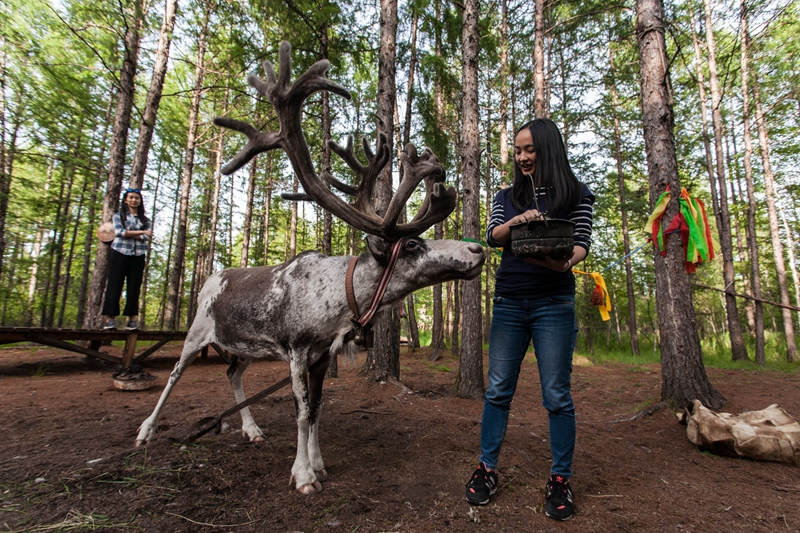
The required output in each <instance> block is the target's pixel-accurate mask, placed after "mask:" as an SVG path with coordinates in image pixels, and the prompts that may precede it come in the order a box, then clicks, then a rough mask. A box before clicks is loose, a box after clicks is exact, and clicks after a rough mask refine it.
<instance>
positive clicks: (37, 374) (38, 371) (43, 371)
mask: <svg viewBox="0 0 800 533" xmlns="http://www.w3.org/2000/svg"><path fill="white" fill-rule="evenodd" d="M49 370H50V365H46V364H39V365H36V368H35V369H33V370H32V371H31V377H34V378H43V377H45V376H46V375H47V372H48V371H49Z"/></svg>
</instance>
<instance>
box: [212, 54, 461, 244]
mask: <svg viewBox="0 0 800 533" xmlns="http://www.w3.org/2000/svg"><path fill="white" fill-rule="evenodd" d="M279 58H280V74H279V75H278V76H277V77H276V75H275V69H274V68H273V65H272V63H270V62H269V61H265V62H264V71H265V73H266V77H267V79H266V80H262V79H261V78H258V77H257V76H254V75H251V76H249V77H248V82H249V83H250V85H252V86H253V87H254V88H255V89H256V90H257V91H258V92H259V94H261V95H263V96H264V97H266V98H267V100H269V101H270V103H272V105H273V106H274V107H275V111H276V113H277V115H278V122H279V124H280V131H278V132H271V131H270V132H262V131H258V130H257V129H256V128H254V127H253V126H251V125H250V124H248V123H246V122H243V121H240V120H235V119H231V118H224V117H218V118H216V119H214V123H215V124H217V125H218V126H222V127H224V128H228V129H232V130H235V131H238V132H240V133H243V134H245V135H246V136H247V138H248V139H249V140H248V142H247V144H246V145H245V147H244V148H243V149H242V150H241V151H240V152H239V153H238V154H237V155H236V156H235V157H234V158H233V159H232V160H231V162H230V163H228V164H227V165H226V166H225V167H224V168H223V169H222V172H223V174H226V175H227V174H231V173H233V172H235V171H237V170H238V169H240V168H242V167H243V166H244V165H245V164H246V163H247V162H248V161H249V160H250V159H252V158H253V157H254V156H256V155H257V154H259V153H261V152H266V151H268V150H275V149H282V150H283V151H284V152H286V154H287V155H288V156H289V161H290V162H291V164H292V168H293V169H294V171H295V173H296V174H297V177H298V179H299V180H300V183H301V184H302V185H303V189H304V190H305V194H292V195H285V196H284V197H286V198H288V199H292V200H309V199H310V200H313V201H315V202H317V203H318V204H320V205H321V206H322V207H324V208H325V209H327V210H328V211H330V212H331V213H333V214H334V215H336V216H337V217H339V218H341V219H342V220H344V221H345V222H347V223H348V224H350V225H351V226H353V227H354V228H357V229H359V230H361V231H364V232H365V233H368V234H371V235H376V236H379V237H382V238H384V239H386V240H388V241H395V240H397V239H399V238H402V237H405V236H409V235H419V234H420V233H422V232H424V231H425V230H426V229H428V228H429V227H431V226H433V225H434V224H436V223H437V222H440V221H442V220H444V219H445V218H447V216H448V215H449V214H450V213H451V212H452V211H453V209H455V206H456V191H455V188H453V187H449V188H448V187H447V186H446V185H445V183H444V179H445V172H444V168H443V167H442V165H441V164H440V163H439V160H438V159H437V158H436V156H435V155H433V153H432V152H431V151H430V150H427V149H426V150H425V151H423V152H422V154H421V155H419V154H418V153H417V149H416V148H415V147H414V145H413V144H408V145H406V147H405V151H404V152H403V154H402V155H401V162H402V165H403V167H404V177H403V181H402V182H401V183H400V186H399V187H398V189H397V191H396V193H395V195H394V197H393V198H392V200H391V202H390V203H389V207H388V209H387V212H386V214H385V215H384V216H383V217H381V216H379V215H378V214H377V213H376V212H375V209H374V207H373V205H372V197H373V191H374V188H375V181H376V180H377V178H378V176H379V175H380V173H381V171H382V170H383V169H384V168H385V167H386V165H387V164H388V163H389V160H390V158H391V154H390V151H389V146H388V143H387V140H386V136H385V134H384V133H383V132H381V133H379V134H378V139H377V146H376V151H375V153H373V152H372V150H371V148H370V146H369V144H368V142H367V141H366V139H364V140H363V141H362V147H363V151H364V154H365V156H366V157H367V160H368V162H369V163H368V164H367V165H363V164H362V163H361V162H360V161H359V159H358V157H357V156H356V154H355V151H354V149H353V139H352V137H349V138H348V141H347V147H345V148H342V147H341V146H339V145H338V144H336V143H335V142H332V141H331V142H329V146H330V148H331V150H332V151H333V152H335V153H336V154H337V155H338V156H339V157H340V158H341V159H342V160H343V161H344V162H345V163H346V164H347V166H348V167H350V169H351V170H352V171H353V173H354V174H355V175H356V176H357V178H359V183H358V185H357V186H352V185H348V184H346V183H343V182H341V181H339V180H337V179H335V178H334V177H333V176H331V175H329V174H327V173H325V172H323V173H322V174H321V175H317V173H316V171H315V169H314V163H313V161H312V159H311V154H310V152H309V149H308V143H307V142H306V139H305V135H304V134H303V129H302V111H303V105H304V103H305V101H306V99H307V98H308V97H309V96H311V95H312V94H314V93H315V92H318V91H330V92H332V93H335V94H338V95H341V96H343V97H345V98H347V99H350V92H349V91H348V90H347V89H345V88H344V87H342V86H341V85H339V84H337V83H335V82H333V81H331V80H329V79H328V77H327V72H328V69H329V68H330V63H329V62H328V61H327V60H323V61H318V62H316V63H314V64H313V65H312V66H311V67H310V68H309V69H308V70H307V71H306V72H305V73H304V74H303V75H301V76H300V77H298V78H297V80H295V82H294V83H293V84H290V78H291V72H292V66H291V46H290V45H289V43H287V42H283V43H282V44H281V49H280V53H279ZM422 181H424V182H425V200H424V201H423V203H422V207H421V208H420V210H419V212H418V213H417V215H416V216H415V217H414V219H413V220H412V221H411V222H409V223H405V224H398V220H399V218H400V215H401V214H402V211H403V206H404V205H405V204H406V202H407V201H408V199H409V198H410V197H411V195H412V194H413V192H414V190H415V189H416V188H417V185H419V183H420V182H422ZM329 186H332V187H334V188H335V189H337V190H339V191H341V192H343V193H345V194H348V195H351V196H354V197H355V201H354V202H353V203H352V204H350V203H347V202H345V201H344V200H342V198H341V197H339V196H338V195H337V194H336V193H334V192H333V191H332V190H331V189H330V188H329Z"/></svg>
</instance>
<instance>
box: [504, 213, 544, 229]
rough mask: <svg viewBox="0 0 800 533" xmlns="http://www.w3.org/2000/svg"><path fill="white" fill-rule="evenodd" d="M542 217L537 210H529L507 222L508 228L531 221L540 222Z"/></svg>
mask: <svg viewBox="0 0 800 533" xmlns="http://www.w3.org/2000/svg"><path fill="white" fill-rule="evenodd" d="M543 218H544V217H543V216H542V214H541V213H540V212H539V211H538V210H537V209H530V210H528V211H525V212H524V213H522V214H521V215H517V216H515V217H514V218H512V219H511V220H509V221H508V224H509V225H510V226H516V225H517V224H522V223H523V222H530V221H531V220H542V219H543Z"/></svg>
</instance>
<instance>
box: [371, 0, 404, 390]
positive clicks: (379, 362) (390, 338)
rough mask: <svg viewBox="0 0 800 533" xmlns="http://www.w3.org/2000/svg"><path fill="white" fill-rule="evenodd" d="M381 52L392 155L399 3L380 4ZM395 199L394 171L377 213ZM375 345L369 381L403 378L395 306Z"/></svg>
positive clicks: (380, 182)
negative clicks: (393, 190) (401, 375)
mask: <svg viewBox="0 0 800 533" xmlns="http://www.w3.org/2000/svg"><path fill="white" fill-rule="evenodd" d="M380 9H381V13H380V26H381V33H380V49H379V51H378V96H377V110H376V113H375V114H376V118H377V122H378V123H377V128H376V130H377V132H378V133H383V134H384V135H386V142H387V144H388V147H389V153H390V154H393V153H394V146H393V145H394V142H393V139H394V136H393V131H394V124H393V122H394V106H395V99H396V97H397V90H396V87H395V74H396V63H395V61H396V56H397V0H381V2H380ZM391 197H392V167H391V164H390V165H389V166H388V167H387V168H385V169H383V171H382V172H381V173H380V176H379V177H378V179H377V180H376V183H375V198H374V202H375V211H376V212H377V213H378V214H379V215H380V216H383V215H384V214H385V213H386V210H387V209H388V207H389V201H390V200H391ZM373 330H374V331H375V344H374V346H373V347H372V348H370V349H369V350H368V351H367V361H366V364H365V367H364V370H365V373H366V375H367V379H370V380H372V381H382V380H385V379H387V378H395V379H399V378H400V316H399V313H398V312H397V307H395V306H392V307H391V308H389V309H386V310H385V311H384V312H382V313H380V315H379V316H376V317H375V318H374V319H373Z"/></svg>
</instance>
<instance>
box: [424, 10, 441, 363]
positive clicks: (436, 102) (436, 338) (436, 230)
mask: <svg viewBox="0 0 800 533" xmlns="http://www.w3.org/2000/svg"><path fill="white" fill-rule="evenodd" d="M441 16H442V14H441V1H440V0H437V1H436V21H437V25H436V28H435V30H434V32H435V43H434V53H435V55H436V57H437V58H441V57H442V31H441V28H440V25H439V24H438V22H439V21H440V20H441ZM433 107H434V114H435V117H436V126H437V127H438V128H439V129H443V128H444V118H443V117H444V111H443V108H444V104H443V101H442V80H441V79H440V77H439V76H436V78H435V79H434V82H433ZM443 237H444V222H439V223H437V224H436V225H434V226H433V238H434V240H440V239H442V238H443ZM442 286H443V285H442V284H441V283H439V284H437V285H434V286H433V317H432V318H433V326H432V328H431V345H430V346H431V354H430V355H429V356H428V358H429V360H431V361H435V360H436V359H438V358H439V356H440V355H441V353H442V349H444V313H443V309H442Z"/></svg>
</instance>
